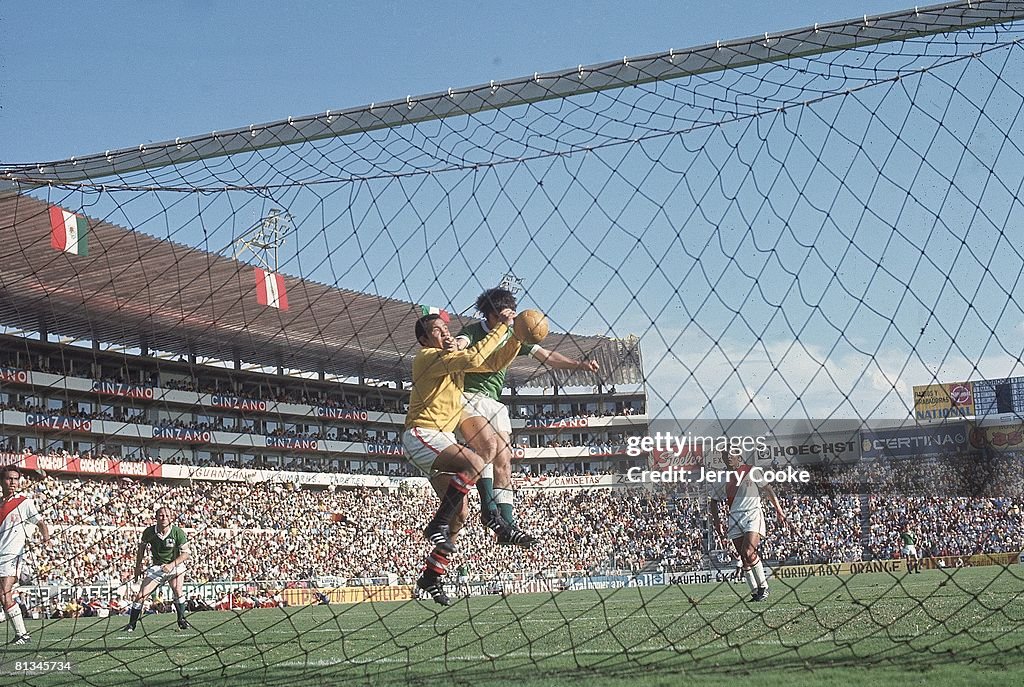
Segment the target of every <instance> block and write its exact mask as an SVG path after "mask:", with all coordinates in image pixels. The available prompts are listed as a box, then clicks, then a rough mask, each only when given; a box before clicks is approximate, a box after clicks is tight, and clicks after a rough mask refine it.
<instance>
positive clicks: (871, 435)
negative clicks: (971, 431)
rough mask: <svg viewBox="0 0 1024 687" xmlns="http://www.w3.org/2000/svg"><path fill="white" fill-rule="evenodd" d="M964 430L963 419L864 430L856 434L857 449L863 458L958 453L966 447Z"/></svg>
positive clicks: (966, 448)
mask: <svg viewBox="0 0 1024 687" xmlns="http://www.w3.org/2000/svg"><path fill="white" fill-rule="evenodd" d="M967 434H968V432H967V423H966V422H944V423H942V424H941V425H933V426H929V425H915V426H913V427H898V428H895V429H884V430H865V431H863V432H861V434H860V437H861V439H860V441H861V452H862V455H863V456H864V457H865V458H880V457H890V458H893V457H908V456H923V455H940V454H951V453H961V452H964V451H969V450H970V444H969V443H968V441H967Z"/></svg>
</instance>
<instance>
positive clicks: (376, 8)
mask: <svg viewBox="0 0 1024 687" xmlns="http://www.w3.org/2000/svg"><path fill="white" fill-rule="evenodd" d="M909 6H910V5H909V3H907V2H906V0H890V1H881V0H871V1H862V2H857V3H853V4H851V3H848V2H831V1H830V2H814V3H808V2H802V1H787V2H771V3H755V2H746V1H737V0H727V1H725V2H715V3H708V2H691V1H684V2H660V3H644V2H630V3H622V2H609V1H606V0H598V1H596V2H588V3H584V4H581V3H541V2H516V1H514V0H513V1H512V2H501V3H487V2H465V1H461V0H457V1H455V2H444V3H415V2H405V3H403V2H393V1H391V0H380V1H379V2H373V3H369V2H361V3H357V2H239V3H234V2H216V1H214V2H199V1H191V2H169V3H157V2H126V1H123V0H114V1H113V2H103V3H99V2H61V1H59V0H58V1H55V2H45V3H44V2H32V1H25V0H6V1H5V2H4V3H3V4H2V5H0V31H2V33H3V36H4V40H3V43H2V45H0V56H2V59H0V104H2V109H0V130H3V131H5V132H8V135H7V136H5V137H4V138H5V139H7V140H4V142H3V146H2V149H0V161H2V162H6V163H13V162H37V161H43V160H53V159H66V158H69V157H71V156H72V155H79V156H81V155H83V154H87V153H95V152H102V151H104V150H107V149H115V148H121V147H130V146H134V145H138V144H140V143H146V142H151V141H164V140H170V139H173V138H175V137H177V136H189V135H193V134H202V133H207V132H210V131H215V130H224V129H229V128H234V127H239V126H245V125H248V124H253V123H260V122H266V121H272V120H277V119H284V118H285V117H288V116H300V115H307V114H312V113H315V112H320V111H322V110H326V109H335V110H338V109H343V108H346V107H353V106H357V105H364V104H367V103H370V102H380V101H384V100H392V99H396V98H402V97H405V96H406V95H417V94H421V93H431V92H435V91H438V90H442V89H445V88H448V87H449V86H452V87H459V86H471V85H476V84H480V83H486V82H488V81H490V80H491V79H499V80H500V79H502V78H511V77H517V76H523V75H527V74H532V73H534V72H536V71H541V72H544V71H554V70H558V69H564V68H569V67H573V66H575V65H577V64H592V63H598V62H604V61H609V60H615V59H618V58H619V57H622V56H626V55H643V54H649V53H655V52H661V51H664V50H668V49H670V48H686V47H691V46H694V45H699V44H704V43H709V42H714V41H716V40H719V39H728V38H742V37H746V36H752V35H758V34H761V33H764V32H765V31H781V30H785V29H792V28H797V27H803V26H809V25H812V24H814V23H815V22H827V21H833V20H840V19H848V18H851V17H856V16H859V15H862V14H878V13H885V12H892V11H896V10H902V9H907V8H908V7H909Z"/></svg>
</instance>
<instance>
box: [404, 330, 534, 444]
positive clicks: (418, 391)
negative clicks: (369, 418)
mask: <svg viewBox="0 0 1024 687" xmlns="http://www.w3.org/2000/svg"><path fill="white" fill-rule="evenodd" d="M507 334H508V326H507V325H505V324H499V325H498V326H497V327H495V328H494V329H492V330H491V331H490V332H488V334H487V336H485V337H484V338H482V339H481V340H480V341H478V342H477V343H475V344H473V345H472V346H470V347H469V348H467V349H465V350H463V351H444V350H442V349H440V348H421V349H420V351H419V353H417V354H416V359H415V360H413V362H412V393H411V394H410V396H409V412H408V413H406V415H405V428H406V429H411V428H413V427H423V428H424V429H434V430H437V431H439V432H454V431H455V427H456V426H457V425H458V424H459V418H461V417H462V384H463V378H464V376H465V373H466V372H467V371H469V370H479V371H493V370H501V369H504V368H505V367H507V366H508V365H509V363H511V362H512V359H513V358H515V356H516V354H517V353H519V342H518V341H517V340H516V339H509V340H508V343H507V344H506V345H505V346H501V344H502V343H504V342H505V341H506V339H507V338H508V337H507ZM499 346H501V350H498V347H499ZM492 354H493V355H492Z"/></svg>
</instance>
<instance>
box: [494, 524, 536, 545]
mask: <svg viewBox="0 0 1024 687" xmlns="http://www.w3.org/2000/svg"><path fill="white" fill-rule="evenodd" d="M536 543H537V538H536V537H534V536H533V535H532V534H530V533H529V532H524V531H523V530H521V529H519V528H518V527H516V526H515V525H512V526H510V529H509V531H508V532H499V533H498V544H499V545H501V546H519V547H522V548H524V549H529V548H532V547H533V545H534V544H536Z"/></svg>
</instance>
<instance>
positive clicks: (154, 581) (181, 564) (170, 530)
mask: <svg viewBox="0 0 1024 687" xmlns="http://www.w3.org/2000/svg"><path fill="white" fill-rule="evenodd" d="M146 549H149V550H150V552H151V557H152V562H153V564H152V565H151V566H149V568H146V567H144V566H143V560H144V559H145V556H146ZM191 558H192V554H191V552H190V551H189V546H188V537H186V536H185V531H184V530H183V529H181V528H180V527H178V526H177V525H174V524H171V509H170V508H167V507H166V506H164V507H161V508H158V509H157V511H156V525H150V526H149V527H147V528H146V529H145V530H144V531H143V532H142V541H141V542H140V543H139V549H138V552H137V553H136V555H135V579H139V578H140V577H142V576H143V572H145V578H144V579H143V581H142V583H141V584H140V585H139V593H138V594H136V595H135V602H134V603H133V604H132V610H131V615H130V616H129V620H128V627H126V628H125V631H126V632H134V631H135V626H136V624H137V623H138V622H139V617H140V616H141V615H142V604H143V603H144V602H145V600H146V597H148V596H149V595H150V594H152V593H153V592H154V591H155V590H156V589H157V588H159V587H160V585H162V584H163V583H164V582H167V583H168V585H170V587H171V594H172V595H173V597H174V610H175V611H176V612H177V614H178V628H179V629H182V630H187V629H188V628H189V627H191V625H189V623H188V621H187V620H185V604H184V603H183V602H182V599H181V586H182V583H183V582H184V581H185V564H186V563H187V562H188V561H189V560H190V559H191Z"/></svg>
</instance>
